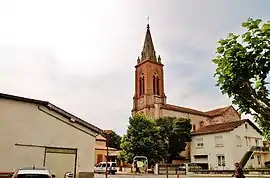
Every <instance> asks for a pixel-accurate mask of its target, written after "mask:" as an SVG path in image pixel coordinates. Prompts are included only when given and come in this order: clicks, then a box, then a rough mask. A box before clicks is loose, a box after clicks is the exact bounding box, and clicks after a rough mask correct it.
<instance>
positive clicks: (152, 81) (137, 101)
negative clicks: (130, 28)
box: [132, 25, 241, 159]
mask: <svg viewBox="0 0 270 178" xmlns="http://www.w3.org/2000/svg"><path fill="white" fill-rule="evenodd" d="M163 66H164V65H163V63H162V59H161V57H160V56H157V55H156V51H155V49H154V44H153V40H152V37H151V33H150V27H149V25H147V30H146V35H145V40H144V45H143V50H142V52H141V56H140V57H138V59H137V65H136V66H135V94H134V97H133V109H132V115H135V114H137V113H141V114H145V115H147V116H149V117H151V118H158V117H162V116H171V117H181V118H187V119H190V120H191V124H192V131H195V130H196V129H198V128H200V127H204V126H207V125H211V124H217V123H224V122H229V121H237V120H240V119H241V117H240V114H239V113H238V112H237V111H236V110H235V109H234V108H233V107H232V106H227V107H223V108H218V109H214V110H210V111H205V112H204V111H199V110H196V109H191V108H186V107H181V106H176V105H171V104H168V103H167V102H166V94H165V88H164V72H163ZM189 146H190V145H189V144H188V145H187V149H186V151H185V152H183V153H182V156H185V157H186V159H190V155H189Z"/></svg>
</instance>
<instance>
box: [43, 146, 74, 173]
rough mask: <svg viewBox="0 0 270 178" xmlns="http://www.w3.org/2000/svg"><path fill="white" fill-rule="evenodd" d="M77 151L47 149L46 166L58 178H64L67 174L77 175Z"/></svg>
mask: <svg viewBox="0 0 270 178" xmlns="http://www.w3.org/2000/svg"><path fill="white" fill-rule="evenodd" d="M76 156H77V150H75V149H61V148H46V149H45V166H46V167H47V168H49V169H50V170H51V171H52V172H53V173H54V174H55V176H56V178H63V177H64V175H65V173H66V172H71V173H73V174H74V175H75V173H76Z"/></svg>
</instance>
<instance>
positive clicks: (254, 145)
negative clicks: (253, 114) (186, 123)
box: [191, 119, 270, 170]
mask: <svg viewBox="0 0 270 178" xmlns="http://www.w3.org/2000/svg"><path fill="white" fill-rule="evenodd" d="M192 135H193V137H192V143H191V162H192V163H196V164H198V165H200V166H201V167H203V168H206V169H208V168H209V169H217V170H222V169H225V170H228V169H231V170H232V169H233V168H234V166H233V164H234V163H235V162H240V164H241V165H242V166H243V167H245V168H262V167H264V166H265V162H268V161H270V160H269V156H270V152H269V147H268V148H267V147H265V146H264V145H263V141H262V139H263V137H262V135H261V131H260V130H259V129H258V128H257V127H256V126H255V125H254V124H253V123H252V122H251V121H250V120H248V119H245V120H239V121H233V122H227V123H220V124H214V125H209V126H205V127H202V128H199V129H197V130H196V131H194V132H192Z"/></svg>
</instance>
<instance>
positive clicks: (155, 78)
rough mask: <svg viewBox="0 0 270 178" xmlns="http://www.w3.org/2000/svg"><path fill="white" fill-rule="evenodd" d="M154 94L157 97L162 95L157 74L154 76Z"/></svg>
mask: <svg viewBox="0 0 270 178" xmlns="http://www.w3.org/2000/svg"><path fill="white" fill-rule="evenodd" d="M153 92H154V94H155V95H159V94H160V88H159V77H158V75H157V73H156V72H155V73H154V76H153Z"/></svg>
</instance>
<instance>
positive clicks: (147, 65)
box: [132, 24, 166, 117]
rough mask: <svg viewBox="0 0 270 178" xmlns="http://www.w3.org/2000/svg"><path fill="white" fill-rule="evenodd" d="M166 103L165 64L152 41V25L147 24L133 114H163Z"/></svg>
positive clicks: (139, 60)
mask: <svg viewBox="0 0 270 178" xmlns="http://www.w3.org/2000/svg"><path fill="white" fill-rule="evenodd" d="M164 104H166V95H165V93H164V75H163V64H162V62H161V58H160V56H158V57H156V51H155V49H154V44H153V41H152V37H151V33H150V27H149V24H148V25H147V30H146V35H145V40H144V45H143V50H142V52H141V56H140V57H138V59H137V65H136V66H135V95H134V97H133V109H132V115H134V114H136V113H143V114H145V115H147V116H150V117H160V116H161V114H162V113H161V109H160V108H161V106H163V105H164Z"/></svg>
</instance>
